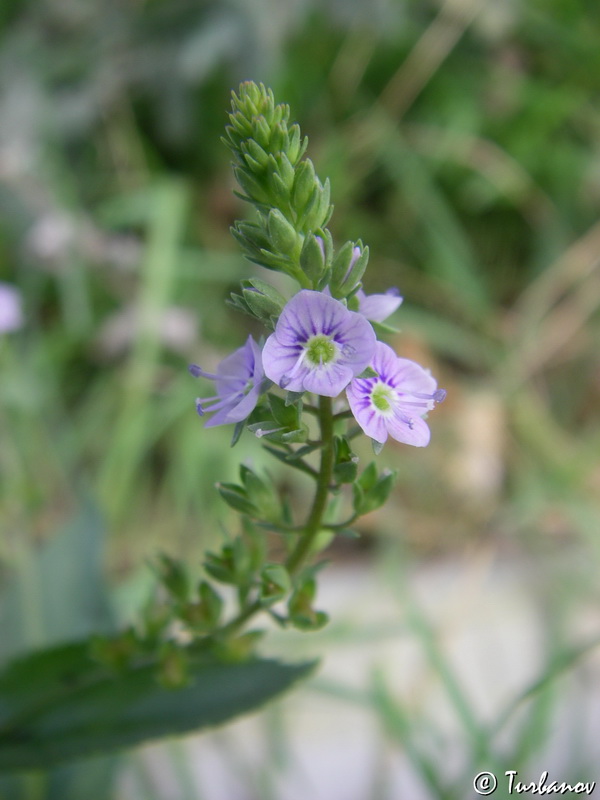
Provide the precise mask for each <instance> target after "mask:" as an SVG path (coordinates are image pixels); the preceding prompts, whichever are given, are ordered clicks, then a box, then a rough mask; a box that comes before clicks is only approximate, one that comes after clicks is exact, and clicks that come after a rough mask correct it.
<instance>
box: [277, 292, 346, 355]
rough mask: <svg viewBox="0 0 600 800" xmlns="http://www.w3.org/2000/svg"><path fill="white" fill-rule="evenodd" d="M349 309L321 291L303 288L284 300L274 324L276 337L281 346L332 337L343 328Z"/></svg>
mask: <svg viewBox="0 0 600 800" xmlns="http://www.w3.org/2000/svg"><path fill="white" fill-rule="evenodd" d="M348 313H350V312H348V309H347V308H346V307H345V306H344V305H343V303H340V301H339V300H335V299H334V298H333V297H328V296H327V295H326V294H323V292H314V291H312V290H311V289H302V290H301V291H300V292H298V294H295V295H294V296H293V297H292V299H291V300H290V301H289V302H288V303H287V305H286V306H285V308H284V309H283V311H282V312H281V315H280V317H279V319H278V321H277V325H276V326H275V336H276V338H277V341H278V342H279V343H280V344H282V345H288V346H290V345H297V344H305V343H306V342H307V341H308V340H309V339H310V338H311V337H312V336H316V335H317V334H320V333H322V334H325V335H326V336H331V335H332V334H333V333H334V331H336V330H338V329H339V328H340V326H342V327H343V325H344V322H345V321H346V315H347V314H348Z"/></svg>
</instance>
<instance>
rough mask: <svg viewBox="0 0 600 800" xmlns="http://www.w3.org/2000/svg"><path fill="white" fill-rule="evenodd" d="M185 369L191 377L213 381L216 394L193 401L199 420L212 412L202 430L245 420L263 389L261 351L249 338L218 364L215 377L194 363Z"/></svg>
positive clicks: (263, 377)
mask: <svg viewBox="0 0 600 800" xmlns="http://www.w3.org/2000/svg"><path fill="white" fill-rule="evenodd" d="M189 370H190V372H191V374H192V375H193V376H194V377H195V378H208V379H209V380H212V381H214V382H215V388H216V390H217V394H216V395H214V396H213V397H205V398H198V399H197V400H196V410H197V411H198V414H199V415H200V416H201V417H203V416H204V414H207V413H213V412H216V413H215V414H214V416H213V417H212V418H211V419H209V420H208V421H207V422H206V423H205V427H206V428H211V427H214V426H215V425H226V424H228V423H234V422H241V421H242V420H245V419H246V417H248V416H249V414H251V413H252V411H253V410H254V408H255V407H256V404H257V403H258V398H259V397H260V395H261V393H262V392H263V391H264V390H265V373H264V370H263V366H262V357H261V351H260V347H259V346H258V345H257V343H256V342H255V341H254V339H253V338H252V336H249V337H248V339H247V341H246V344H245V345H243V346H242V347H240V348H238V349H237V350H235V351H234V352H233V353H232V354H231V355H229V356H227V358H224V359H223V361H221V362H220V364H219V365H218V366H217V371H216V373H215V374H213V373H210V372H205V371H204V370H203V369H202V368H201V367H199V366H197V365H196V364H191V365H190V368H189Z"/></svg>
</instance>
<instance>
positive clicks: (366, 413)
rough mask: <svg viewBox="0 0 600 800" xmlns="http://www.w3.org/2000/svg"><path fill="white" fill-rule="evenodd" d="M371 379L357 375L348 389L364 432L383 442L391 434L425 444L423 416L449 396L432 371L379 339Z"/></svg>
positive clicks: (410, 441) (427, 435) (351, 402)
mask: <svg viewBox="0 0 600 800" xmlns="http://www.w3.org/2000/svg"><path fill="white" fill-rule="evenodd" d="M371 367H372V368H373V369H374V370H375V372H376V373H377V376H376V377H372V378H355V379H354V380H353V381H352V383H351V384H350V385H349V386H348V388H347V389H346V396H347V398H348V403H349V404H350V409H351V411H352V413H353V414H354V417H355V418H356V421H357V422H358V424H359V425H360V427H361V428H362V429H363V431H364V432H365V433H366V434H367V436H370V437H371V439H374V440H375V441H376V442H379V443H380V444H383V443H384V442H385V441H386V440H387V438H388V435H389V436H391V437H392V439H396V440H397V441H398V442H404V443H405V444H412V445H414V446H415V447H425V446H426V445H427V444H429V439H430V431H429V427H428V426H427V423H426V422H425V420H424V419H423V415H424V414H426V413H427V412H428V411H431V409H432V408H433V407H434V405H435V403H441V402H442V400H443V399H444V398H445V397H446V391H445V390H444V389H438V388H437V382H436V380H435V378H433V377H432V376H431V374H430V373H429V372H428V371H427V370H425V369H423V367H421V366H420V365H419V364H417V363H415V362H414V361H410V360H409V359H407V358H399V357H398V356H397V355H396V354H395V353H394V351H393V350H392V348H391V347H390V346H389V345H387V344H384V343H383V342H377V345H376V347H375V354H374V356H373V360H372V361H371Z"/></svg>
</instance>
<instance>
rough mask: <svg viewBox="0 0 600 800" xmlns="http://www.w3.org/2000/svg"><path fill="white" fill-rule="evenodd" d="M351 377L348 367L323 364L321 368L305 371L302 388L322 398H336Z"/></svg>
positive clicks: (340, 364) (338, 363)
mask: <svg viewBox="0 0 600 800" xmlns="http://www.w3.org/2000/svg"><path fill="white" fill-rule="evenodd" d="M352 376H353V372H352V370H351V369H350V367H348V366H346V365H345V364H342V363H341V362H339V361H338V362H336V363H335V364H324V365H323V366H322V367H315V368H314V369H309V370H307V372H306V374H305V376H304V379H303V387H304V389H305V390H306V391H307V392H313V393H314V394H321V395H323V396H324V397H337V395H338V394H339V393H340V392H342V391H343V390H344V389H345V388H346V386H347V385H348V384H349V383H350V381H351V380H352ZM291 391H298V390H297V389H296V390H294V389H292V390H291Z"/></svg>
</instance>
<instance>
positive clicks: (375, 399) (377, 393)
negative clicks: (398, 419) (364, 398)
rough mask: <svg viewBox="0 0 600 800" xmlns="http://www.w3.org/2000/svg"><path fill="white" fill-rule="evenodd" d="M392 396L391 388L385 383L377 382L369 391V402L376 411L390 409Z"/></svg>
mask: <svg viewBox="0 0 600 800" xmlns="http://www.w3.org/2000/svg"><path fill="white" fill-rule="evenodd" d="M393 398H394V393H393V390H392V389H391V388H390V387H389V386H387V385H386V384H385V383H378V384H377V386H375V388H374V389H373V391H372V392H371V402H372V403H373V405H374V406H375V408H376V409H377V410H378V411H383V412H386V411H390V410H391V408H392V403H391V401H392V400H393Z"/></svg>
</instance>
